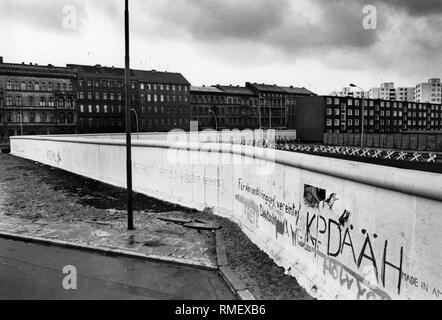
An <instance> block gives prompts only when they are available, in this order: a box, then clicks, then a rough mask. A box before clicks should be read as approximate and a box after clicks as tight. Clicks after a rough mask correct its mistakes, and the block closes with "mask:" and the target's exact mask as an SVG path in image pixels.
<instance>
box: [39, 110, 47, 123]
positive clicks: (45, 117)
mask: <svg viewBox="0 0 442 320" xmlns="http://www.w3.org/2000/svg"><path fill="white" fill-rule="evenodd" d="M47 120H48V119H47V116H46V113H44V112H43V113H42V114H41V115H40V122H47Z"/></svg>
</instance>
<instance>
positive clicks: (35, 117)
mask: <svg viewBox="0 0 442 320" xmlns="http://www.w3.org/2000/svg"><path fill="white" fill-rule="evenodd" d="M5 119H6V123H11V124H13V123H14V124H15V123H55V122H56V119H57V117H56V115H55V114H54V113H49V114H46V113H45V112H42V113H35V112H31V113H29V114H22V113H20V112H8V113H6V117H5ZM58 123H59V124H64V123H66V124H72V123H74V115H73V113H67V114H64V113H63V112H61V113H59V114H58Z"/></svg>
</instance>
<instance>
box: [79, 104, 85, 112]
mask: <svg viewBox="0 0 442 320" xmlns="http://www.w3.org/2000/svg"><path fill="white" fill-rule="evenodd" d="M80 112H81V113H83V112H84V105H82V104H80Z"/></svg>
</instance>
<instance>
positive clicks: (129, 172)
mask: <svg viewBox="0 0 442 320" xmlns="http://www.w3.org/2000/svg"><path fill="white" fill-rule="evenodd" d="M124 38H125V58H124V60H125V72H124V80H125V88H124V89H125V91H124V92H125V107H126V110H125V111H126V180H127V229H128V230H134V222H133V209H132V150H131V148H132V141H131V108H130V106H129V104H130V98H131V95H130V57H129V0H125V10H124Z"/></svg>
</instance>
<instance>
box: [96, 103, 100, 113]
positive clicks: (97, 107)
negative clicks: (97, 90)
mask: <svg viewBox="0 0 442 320" xmlns="http://www.w3.org/2000/svg"><path fill="white" fill-rule="evenodd" d="M95 112H96V113H100V105H98V104H97V105H96V106H95Z"/></svg>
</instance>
